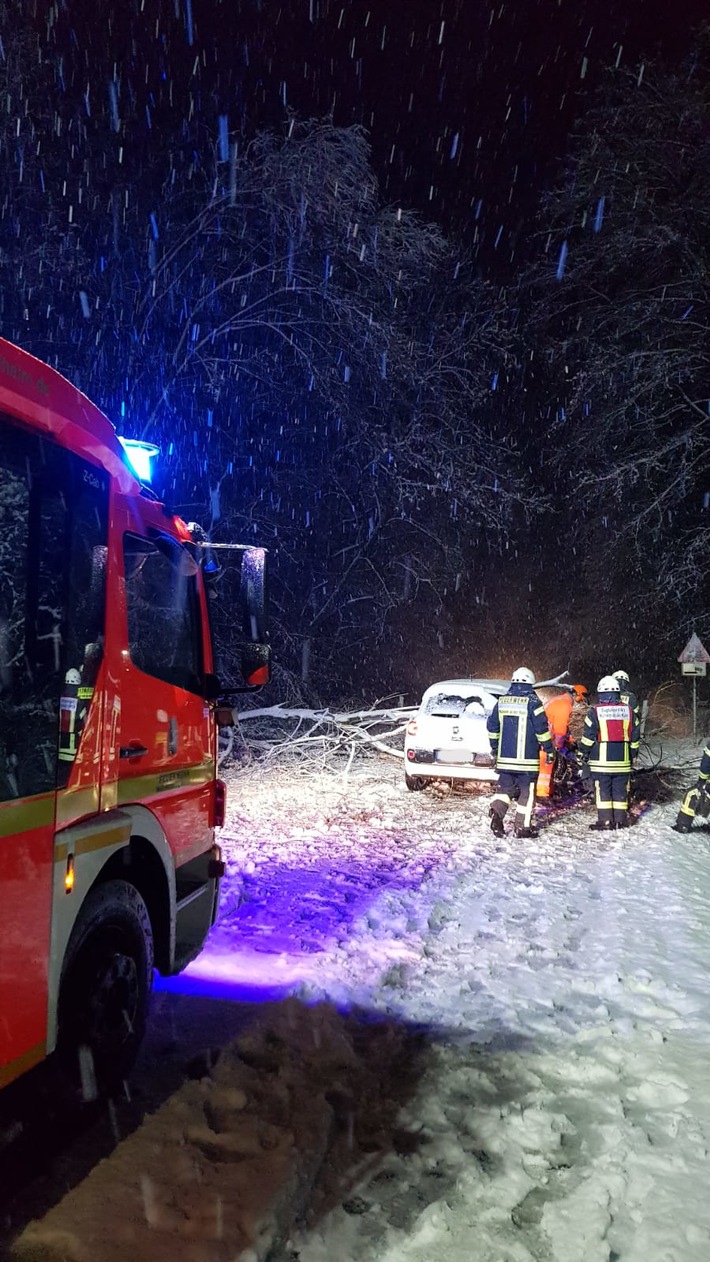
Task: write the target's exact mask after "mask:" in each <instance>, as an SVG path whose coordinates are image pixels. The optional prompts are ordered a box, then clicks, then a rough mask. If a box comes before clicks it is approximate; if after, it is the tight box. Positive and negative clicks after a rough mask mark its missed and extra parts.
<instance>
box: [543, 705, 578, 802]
mask: <svg viewBox="0 0 710 1262" xmlns="http://www.w3.org/2000/svg"><path fill="white" fill-rule="evenodd" d="M543 704H544V706H545V716H546V718H547V725H548V727H549V729H550V736H551V737H552V743H553V745H554V746H555V749H556V750H557V751H558V752H559V753H560V754H562V753H563V751H564V749H565V748H566V746H567V741H568V738H569V720H570V715H571V713H572V697H571V694H570V693H569V692H562V693H560V694H559V695H558V696H556V697H552V698H551V700H549V701H545V702H544V703H543ZM554 769H555V760H554V758H553V760H552V762H549V761H548V757H547V753H546V751H545V750H543V749H541V750H540V766H539V770H538V776H537V785H536V786H535V796H536V797H538V798H549V797H552V789H553V784H552V774H553V771H554Z"/></svg>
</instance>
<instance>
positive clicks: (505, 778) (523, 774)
mask: <svg viewBox="0 0 710 1262" xmlns="http://www.w3.org/2000/svg"><path fill="white" fill-rule="evenodd" d="M536 780H537V772H536V771H501V772H500V773H499V775H498V788H497V789H496V792H495V794H494V795H493V799H492V801H491V812H492V813H493V814H495V815H498V816H500V818H501V819H505V816H506V814H507V811H508V807H509V806H510V805H511V804H512V803H513V802H515V803H516V807H515V819H514V821H513V827H514V828H515V831H516V832H518V831H519V830H520V829H521V828H530V827H531V825H532V816H533V808H534V806H535V782H536Z"/></svg>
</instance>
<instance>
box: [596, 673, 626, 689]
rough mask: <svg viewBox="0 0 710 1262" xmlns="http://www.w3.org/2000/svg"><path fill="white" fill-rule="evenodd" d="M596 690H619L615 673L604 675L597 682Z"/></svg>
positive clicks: (619, 685)
mask: <svg viewBox="0 0 710 1262" xmlns="http://www.w3.org/2000/svg"><path fill="white" fill-rule="evenodd" d="M597 692H621V684H620V683H619V681H618V679H617V677H616V675H604V676H603V678H602V679H600V680H599V683H598V684H597Z"/></svg>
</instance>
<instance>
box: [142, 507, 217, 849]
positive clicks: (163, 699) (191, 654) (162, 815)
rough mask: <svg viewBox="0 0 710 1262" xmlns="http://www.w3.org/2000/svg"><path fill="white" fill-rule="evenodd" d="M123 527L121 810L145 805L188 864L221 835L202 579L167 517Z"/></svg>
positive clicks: (173, 846) (172, 845) (173, 847)
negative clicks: (215, 820) (216, 828)
mask: <svg viewBox="0 0 710 1262" xmlns="http://www.w3.org/2000/svg"><path fill="white" fill-rule="evenodd" d="M118 529H119V531H120V535H121V552H122V556H123V571H124V578H123V585H122V604H123V608H122V610H121V613H120V616H121V617H122V619H123V622H122V628H123V631H122V634H123V635H125V649H124V650H123V651H122V652H121V654H120V669H121V676H122V678H121V686H120V689H119V693H118V695H119V697H120V705H119V707H118V709H119V718H118V730H117V744H118V760H117V761H118V765H117V775H118V805H125V804H126V803H128V802H143V803H145V805H147V806H148V807H149V808H150V809H151V810H152V811H153V813H154V814H155V815H156V816H157V818H158V820H159V821H160V823H161V825H162V827H163V830H164V832H165V834H166V836H167V837H168V840H169V843H170V847H171V849H172V851H173V854H174V857H175V862H176V864H178V865H179V864H181V863H186V862H187V861H188V860H189V859H190V858H191V857H193V856H194V855H197V854H200V853H202V852H204V851H205V849H206V848H207V847H208V846H209V845H210V844H211V837H212V832H211V826H212V808H213V797H214V794H213V789H212V786H213V782H214V775H215V763H214V759H215V748H214V746H215V741H216V735H215V731H214V723H213V722H212V720H211V712H210V708H209V706H208V704H207V702H206V701H205V698H204V695H203V692H204V674H205V671H204V645H203V620H202V612H201V603H202V602H201V597H200V590H201V589H200V586H199V584H200V583H201V577H200V575H199V570H198V566H197V564H196V562H195V561H194V559H193V557H192V556H191V554H190V552H189V551H188V550H187V549H186V548H185V547H184V546H183V544H181V543H180V542H179V540H177V539H175V538H173V537H172V536H171V535H170V534H168V533H167V532H166V531H165V530H164V529H161V525H160V522H159V520H156V521H155V522H153V523H151V522H150V519H145V520H143V521H142V522H139V521H137V519H136V514H135V511H132V512H131V511H128V512H126V513H125V515H123V517H122V518H120V519H119V521H118ZM119 603H120V602H119ZM117 613H118V610H117Z"/></svg>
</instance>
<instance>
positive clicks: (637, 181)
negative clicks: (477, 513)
mask: <svg viewBox="0 0 710 1262" xmlns="http://www.w3.org/2000/svg"><path fill="white" fill-rule="evenodd" d="M702 47H703V41H702V40H701V52H702ZM709 138H710V80H709V78H708V68H707V65H706V64H705V63H704V61H703V56H702V55H699V56H698V57H697V58H696V61H695V63H694V65H692V66H691V67H689V68H686V69H685V71H684V72H682V73H680V72H678V73H669V72H666V71H664V70H662V69H661V68H659V67H657V66H652V65H646V66H645V67H644V66H640V67H639V68H638V69H637V70H636V71H634V72H631V71H626V70H622V69H619V70H616V71H614V72H611V73H610V74H609V76H608V81H607V83H606V84H605V86H604V87H603V89H602V91H601V93H600V95H599V96H598V98H597V100H596V103H595V104H594V105H593V107H592V108H591V109H590V110H589V111H588V112H587V113H586V114H585V116H584V117H583V119H582V122H581V126H580V131H579V134H578V136H577V138H576V144H575V149H574V153H573V157H572V160H571V164H570V168H569V174H568V178H567V180H566V182H565V185H564V187H563V188H561V189H560V190H559V191H558V192H557V193H555V194H553V195H552V196H550V197H549V199H548V200H547V201H546V203H545V205H544V207H543V210H542V216H541V217H542V226H543V233H542V237H541V241H542V244H543V251H544V252H543V255H542V257H541V258H540V260H539V262H538V263H537V264H536V266H535V268H534V269H533V273H532V276H529V277H528V278H526V283H529V286H530V289H529V292H530V293H531V295H532V307H531V317H532V320H531V326H528V328H530V327H532V329H533V337H534V346H535V355H534V364H533V369H532V377H533V380H534V382H535V386H534V388H535V389H536V390H537V391H538V392H539V393H540V394H542V395H543V397H544V395H547V397H548V399H549V398H552V399H556V404H555V405H553V406H552V408H551V409H550V413H551V414H550V415H549V419H548V420H547V429H546V434H547V437H548V440H549V447H550V450H551V451H552V452H553V456H552V463H553V467H554V470H555V474H556V478H557V479H558V483H559V480H564V482H565V483H566V484H567V486H568V487H569V489H570V493H571V497H572V499H573V501H574V504H575V507H576V510H577V527H578V529H577V532H576V543H577V548H578V553H579V557H580V558H581V559H583V561H584V564H585V567H586V575H587V578H588V580H589V582H590V584H591V585H592V586H593V588H594V590H595V592H596V593H597V595H599V594H601V593H604V592H607V593H610V594H612V595H614V596H616V597H619V598H621V597H622V596H624V595H625V596H626V597H627V598H629V599H631V600H632V604H633V609H634V611H635V612H639V613H640V614H642V617H641V618H640V620H639V622H640V623H641V622H642V621H643V614H644V613H645V612H648V611H649V610H651V609H652V610H653V611H654V618H655V621H656V624H658V622H659V621H660V622H663V620H664V612H665V613H666V614H667V615H669V616H670V615H671V611H672V618H671V620H673V619H677V618H678V617H679V616H681V615H684V616H685V617H686V618H688V619H690V618H692V617H693V616H697V617H699V618H707V617H708V614H709V613H710V609H709V607H708V604H707V600H708V585H707V572H708V562H707V558H708V551H709V550H710V529H709V524H708V523H709V522H710V505H709V503H708V492H709V491H710V483H709V482H708V475H707V469H708V455H709V451H710V417H709V415H708V408H709V405H708V377H707V349H708V344H709V341H708V312H709V310H710V308H709V299H710V139H709ZM668 620H669V618H668V617H666V622H668ZM640 630H641V626H640V625H639V631H640Z"/></svg>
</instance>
